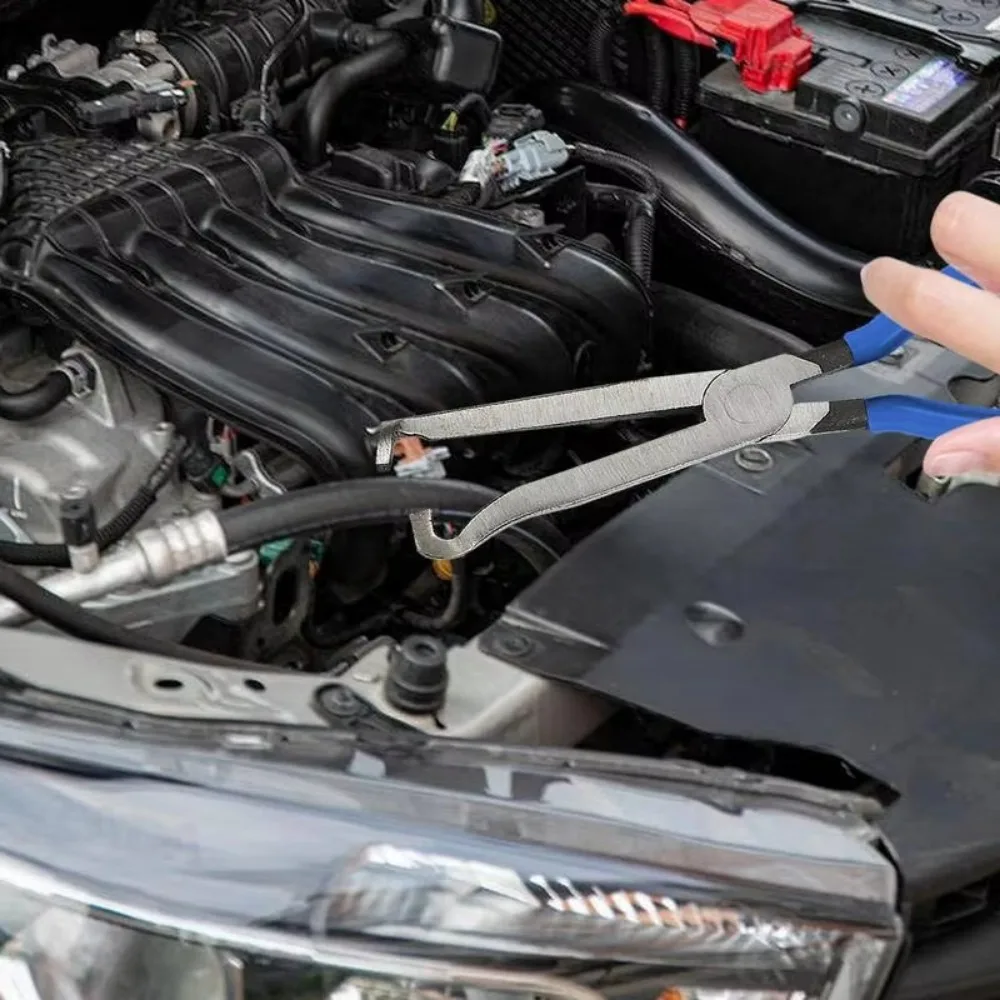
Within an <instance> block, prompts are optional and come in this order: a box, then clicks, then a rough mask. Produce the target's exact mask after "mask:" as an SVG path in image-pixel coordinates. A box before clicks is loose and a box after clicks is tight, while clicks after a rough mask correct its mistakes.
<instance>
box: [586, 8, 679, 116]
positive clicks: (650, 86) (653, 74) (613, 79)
mask: <svg viewBox="0 0 1000 1000" xmlns="http://www.w3.org/2000/svg"><path fill="white" fill-rule="evenodd" d="M625 22H626V15H625V14H623V13H622V11H620V10H609V11H608V12H607V13H606V14H605V15H604V16H603V17H602V18H600V20H599V21H598V22H597V25H596V26H595V28H594V30H593V31H592V32H591V35H590V44H589V46H588V49H587V68H588V69H589V71H590V75H591V76H592V77H593V78H594V80H595V81H596V82H597V83H599V84H600V85H601V86H602V87H608V88H609V89H611V90H618V89H619V88H620V84H619V81H618V79H617V76H616V74H615V65H614V58H615V56H614V50H615V38H616V36H617V33H618V29H619V28H620V27H621V26H622V25H623V24H624V23H625ZM642 28H643V33H642V44H643V53H644V55H645V67H643V68H644V69H645V73H646V80H645V93H644V94H642V95H641V97H642V99H643V100H645V101H646V102H647V103H648V104H649V105H650V107H653V108H656V110H657V111H662V110H663V109H664V108H666V106H667V103H668V101H669V100H670V96H671V85H670V49H669V47H668V45H667V39H666V38H665V37H664V35H663V32H662V31H660V30H659V28H657V27H656V26H655V25H652V24H649V23H644V24H643V25H642Z"/></svg>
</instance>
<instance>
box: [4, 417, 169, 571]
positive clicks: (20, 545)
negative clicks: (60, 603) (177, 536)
mask: <svg viewBox="0 0 1000 1000" xmlns="http://www.w3.org/2000/svg"><path fill="white" fill-rule="evenodd" d="M184 446H185V441H184V439H183V438H181V437H175V438H174V440H173V441H172V442H171V444H170V446H169V447H168V448H167V450H166V451H165V452H164V453H163V457H162V458H161V459H160V461H159V462H158V463H157V464H156V468H154V469H153V471H152V473H150V476H149V478H148V479H147V480H146V482H145V483H143V485H142V486H140V487H139V489H138V491H137V492H136V494H135V496H133V497H132V499H131V500H129V501H128V503H126V504H125V506H124V507H122V509H121V510H120V511H118V513H117V514H115V516H114V517H113V518H111V520H110V521H108V522H107V524H104V525H102V526H101V527H99V528H98V529H97V537H96V539H95V541H96V542H97V548H98V550H100V551H103V550H104V549H106V548H108V547H109V546H111V545H114V543H115V542H117V541H120V540H121V539H122V538H124V537H125V535H126V534H128V532H129V531H131V530H132V528H134V527H135V525H136V524H138V523H139V520H140V518H141V517H142V516H143V514H145V513H146V511H147V510H149V508H150V507H152V506H153V504H154V503H155V502H156V496H157V494H158V493H159V492H160V490H161V489H162V488H163V484H164V483H165V482H166V481H167V479H168V478H169V476H170V473H171V472H172V471H173V469H174V467H175V466H176V465H177V462H178V460H179V459H180V456H181V452H182V451H183V450H184ZM0 561H3V562H6V563H11V564H12V565H15V566H52V567H66V566H69V564H70V563H69V550H68V549H67V548H66V546H65V545H62V544H59V543H55V544H50V545H45V544H40V545H36V544H33V543H31V542H9V541H0Z"/></svg>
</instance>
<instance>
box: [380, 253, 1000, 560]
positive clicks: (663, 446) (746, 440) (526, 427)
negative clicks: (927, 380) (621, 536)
mask: <svg viewBox="0 0 1000 1000" xmlns="http://www.w3.org/2000/svg"><path fill="white" fill-rule="evenodd" d="M944 273H946V274H950V275H951V276H952V277H955V278H958V279H960V280H962V281H964V282H965V283H966V284H973V282H971V281H970V280H969V279H968V278H966V277H964V276H963V275H962V274H960V273H959V272H958V271H956V270H954V269H953V268H946V269H945V272H944ZM909 336H910V334H909V333H908V332H907V331H906V330H905V329H903V328H902V327H901V326H899V325H898V324H897V323H895V322H893V321H892V320H891V319H889V317H888V316H885V315H882V314H880V315H878V316H875V317H874V318H873V319H871V320H869V321H868V322H867V323H865V324H864V325H863V326H861V327H858V329H856V330H852V331H851V332H850V333H847V334H845V335H844V336H843V337H842V338H841V339H839V340H836V341H834V342H833V343H830V344H826V345H824V346H822V347H818V348H815V349H814V350H811V351H809V352H807V353H805V354H803V355H801V356H797V355H792V354H781V355H778V356H776V357H773V358H768V359H767V360H765V361H758V362H755V363H753V364H749V365H744V366H743V367H741V368H733V369H728V370H720V371H706V372H695V373H691V374H684V375H664V376H658V377H654V378H646V379H637V380H635V381H631V382H622V383H618V384H615V385H605V386H598V387H596V388H590V389H577V390H574V391H571V392H560V393H552V394H549V395H545V396H533V397H528V398H526V399H518V400H513V401H511V402H506V403H491V404H487V405H485V406H474V407H469V408H466V409H459V410H449V411H446V412H443V413H431V414H425V415H422V416H415V417H403V418H401V419H398V420H390V421H387V422H386V423H383V424H381V425H379V426H378V427H376V428H374V429H373V430H372V431H371V433H372V434H373V436H374V439H375V451H376V455H375V460H376V464H377V466H378V467H379V469H380V470H385V469H388V468H390V467H391V465H392V459H393V450H394V445H395V443H396V441H398V440H399V439H400V438H401V437H409V436H415V437H418V438H422V439H424V440H428V441H442V440H448V439H454V438H471V437H482V436H486V435H493V434H509V433H514V432H518V431H530V430H542V429H545V428H555V427H570V426H576V425H581V424H597V423H603V422H609V421H616V420H627V419H635V418H642V417H651V416H655V415H657V414H662V413H666V412H669V411H671V410H679V409H691V408H696V407H699V406H700V407H701V409H702V412H703V414H704V420H703V421H702V422H701V423H697V424H694V425H693V426H690V427H685V428H684V429H683V430H679V431H676V432H674V433H672V434H666V435H664V436H662V437H659V438H655V439H653V440H651V441H646V442H644V443H643V444H639V445H635V446H634V447H631V448H627V449H625V450H623V451H620V452H616V453H615V454H612V455H608V456H606V457H604V458H600V459H597V460H596V461H593V462H588V463H586V464H583V465H579V466H576V467H574V468H571V469H567V470H565V471H563V472H557V473H555V474H554V475H551V476H548V477H546V478H543V479H538V480H535V481H534V482H530V483H525V484H523V485H521V486H518V487H516V488H515V489H513V490H511V491H510V492H508V493H505V494H503V495H502V496H500V497H498V498H497V499H496V500H494V501H493V502H492V503H489V504H487V505H486V506H485V507H484V508H483V509H482V510H481V511H479V512H478V513H477V514H475V515H474V516H473V517H472V518H471V519H470V520H469V522H468V523H467V524H466V526H465V527H464V528H463V529H462V530H461V531H459V532H458V533H457V534H455V535H453V536H452V537H448V538H444V537H442V536H440V535H438V534H437V533H436V532H435V530H434V524H433V513H432V511H429V510H421V511H416V512H414V513H412V514H411V515H410V522H411V524H412V526H413V534H414V539H415V541H416V546H417V549H418V551H419V552H420V553H421V554H422V555H424V556H426V557H427V558H428V559H459V558H462V557H463V556H466V555H468V554H469V553H470V552H472V551H473V550H474V549H476V548H478V547H479V546H480V545H482V544H483V543H484V542H487V541H489V540H490V539H491V538H493V537H494V536H496V535H497V534H499V533H500V532H502V531H504V530H505V529H507V528H509V527H511V525H514V524H517V523H518V522H520V521H524V520H527V519H529V518H532V517H537V516H539V515H543V514H552V513H555V512H556V511H560V510H566V509H568V508H571V507H578V506H580V505H582V504H586V503H590V502H592V501H594V500H599V499H601V498H602V497H606V496H609V495H611V494H613V493H617V492H620V491H621V490H627V489H632V488H634V487H637V486H641V485H642V484H643V483H647V482H649V481H651V480H654V479H659V478H661V477H663V476H666V475H669V474H670V473H673V472H677V471H679V470H680V469H684V468H687V467H688V466H691V465H695V464H697V463H698V462H703V461H705V460H707V459H711V458H716V457H718V456H720V455H724V454H726V453H728V452H731V451H735V450H737V449H739V448H743V447H746V446H748V445H753V444H764V443H767V442H775V441H792V440H795V439H797V438H802V437H807V436H810V435H813V434H829V433H833V432H838V431H849V430H868V431H871V432H872V433H875V434H880V433H884V432H896V433H901V434H908V435H911V436H913V437H918V438H935V437H938V436H939V435H941V434H944V433H945V432H946V431H950V430H953V429H954V428H956V427H962V426H964V425H966V424H970V423H974V422H975V421H978V420H983V419H986V418H987V417H995V416H1000V410H996V409H992V408H989V407H979V406H966V405H963V404H960V403H950V402H943V401H939V400H931V399H923V398H920V397H916V396H899V395H893V396H875V397H872V398H870V399H851V400H838V401H834V402H802V403H797V402H795V400H794V399H793V395H792V390H793V387H794V386H796V385H799V384H800V383H802V382H804V381H807V380H812V379H815V378H818V377H820V376H823V375H829V374H832V373H833V372H838V371H843V370H844V369H847V368H852V367H855V366H858V365H865V364H868V363H869V362H871V361H877V360H879V359H880V358H884V357H885V356H886V355H888V354H891V353H892V352H893V351H895V350H896V349H897V348H898V347H900V346H901V345H902V344H903V343H904V342H905V341H906V340H907V339H908V338H909Z"/></svg>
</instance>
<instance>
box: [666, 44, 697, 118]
mask: <svg viewBox="0 0 1000 1000" xmlns="http://www.w3.org/2000/svg"><path fill="white" fill-rule="evenodd" d="M673 56H674V60H673V62H674V85H673V100H672V102H671V111H670V113H671V115H672V117H673V119H674V124H675V125H676V126H677V127H678V128H681V129H686V128H687V127H688V125H689V124H690V122H691V113H692V112H693V111H694V102H695V97H696V95H697V93H698V79H699V77H698V73H699V69H698V64H699V61H700V60H699V58H698V46H697V45H694V44H693V43H692V42H685V41H682V40H681V39H679V38H675V39H673Z"/></svg>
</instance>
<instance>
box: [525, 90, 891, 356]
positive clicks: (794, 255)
mask: <svg viewBox="0 0 1000 1000" xmlns="http://www.w3.org/2000/svg"><path fill="white" fill-rule="evenodd" d="M517 99H518V100H524V101H526V102H528V103H531V104H533V105H535V107H537V108H539V109H540V110H541V111H542V113H543V114H544V115H545V120H546V121H547V122H548V127H549V128H551V129H552V130H553V131H555V132H558V133H559V134H560V135H562V136H563V137H564V138H565V139H566V140H567V141H569V142H573V141H574V140H577V141H581V142H587V143H591V144H593V145H596V146H601V147H604V148H606V149H613V150H614V151H615V152H620V153H624V154H625V155H627V156H629V157H631V158H632V159H640V160H641V161H642V163H643V164H644V166H646V167H647V168H648V169H649V170H650V171H651V172H652V173H653V174H654V175H655V176H656V178H657V179H658V181H659V183H660V190H661V197H660V209H661V211H660V219H659V226H658V232H657V235H658V236H659V234H660V232H663V233H664V235H665V236H670V237H673V245H676V246H677V257H678V262H679V263H681V264H683V265H684V268H685V275H686V277H685V282H687V281H688V278H690V280H691V282H692V288H693V290H695V291H701V290H702V288H701V287H700V286H696V285H695V284H694V282H695V281H699V282H701V284H703V285H704V286H705V290H707V288H708V286H711V288H712V289H718V290H719V291H720V292H722V293H724V294H725V295H726V297H727V299H730V300H731V302H730V303H729V304H731V305H734V306H736V307H738V308H743V309H747V310H752V311H753V312H754V313H755V314H757V315H760V316H762V317H764V318H766V319H768V320H769V321H771V322H774V323H775V324H776V325H778V326H783V327H787V328H789V329H794V330H796V331H801V332H802V334H803V335H804V336H806V337H807V339H809V340H810V342H811V343H813V344H820V343H825V342H827V341H829V340H830V339H832V338H833V337H834V336H839V335H840V334H842V333H844V332H845V331H846V330H850V329H852V328H853V327H855V326H857V324H858V322H859V320H862V319H864V318H865V317H868V316H871V315H872V314H873V312H874V309H873V308H872V306H871V305H870V304H869V303H868V302H867V301H866V300H865V297H864V294H863V293H862V290H861V281H860V280H859V272H860V270H861V268H862V267H863V266H864V264H866V263H867V261H868V258H867V256H864V255H861V254H856V253H853V252H851V251H849V250H845V249H843V248H842V247H838V246H835V245H834V244H832V243H827V242H826V241H825V240H822V239H820V238H818V237H816V236H814V235H813V234H812V233H810V232H808V231H807V230H805V229H803V228H801V227H800V226H798V225H796V224H795V223H793V222H792V221H791V220H789V219H787V218H786V217H784V216H783V215H781V213H779V212H777V211H775V209H773V208H772V207H771V206H770V205H768V204H767V203H766V202H764V201H762V200H761V199H760V198H758V197H757V196H756V195H755V194H753V192H751V191H750V190H748V189H747V188H746V186H745V185H743V184H742V183H740V182H739V181H738V180H737V179H736V178H735V177H734V176H733V175H732V174H731V173H730V172H729V171H728V170H726V169H725V168H724V167H723V166H722V165H721V164H720V163H719V162H718V161H717V160H716V159H714V157H712V156H711V155H710V154H709V153H707V152H706V151H705V150H704V149H703V148H702V147H701V146H699V145H698V144H697V143H695V142H694V141H693V140H692V139H691V138H690V136H688V135H687V134H686V133H684V132H682V131H681V130H680V129H677V128H675V127H674V126H672V125H671V124H670V122H669V121H667V120H666V119H665V118H664V117H663V116H661V115H658V114H656V113H655V112H653V111H651V110H650V108H648V107H646V106H645V105H643V104H641V103H640V102H639V101H636V100H634V99H633V98H630V97H628V96H627V95H624V94H617V93H612V92H610V91H608V90H604V89H602V88H600V87H595V86H592V85H590V84H586V83H565V82H564V83H558V82H538V83H532V84H530V85H526V86H525V87H524V88H522V90H521V91H520V92H518V94H517Z"/></svg>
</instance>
